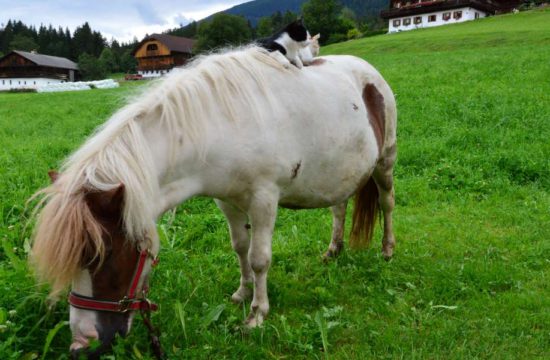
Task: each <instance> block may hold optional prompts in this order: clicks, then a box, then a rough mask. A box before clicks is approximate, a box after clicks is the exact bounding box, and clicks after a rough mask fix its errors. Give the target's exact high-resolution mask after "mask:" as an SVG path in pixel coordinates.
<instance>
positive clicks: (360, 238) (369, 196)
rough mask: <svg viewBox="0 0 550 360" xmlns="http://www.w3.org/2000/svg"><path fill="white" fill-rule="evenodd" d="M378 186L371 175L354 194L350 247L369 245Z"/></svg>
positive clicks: (375, 216)
mask: <svg viewBox="0 0 550 360" xmlns="http://www.w3.org/2000/svg"><path fill="white" fill-rule="evenodd" d="M378 196H379V194H378V188H377V187H376V183H375V182H374V179H373V178H372V177H371V178H369V180H368V181H367V183H366V184H365V185H363V186H362V187H361V188H360V189H359V191H357V193H356V194H355V199H354V207H353V217H352V225H351V234H350V242H349V244H350V247H352V248H362V247H366V246H368V245H369V243H370V240H371V239H372V234H373V233H374V226H375V225H376V218H377V217H378V212H379V209H378V206H379V205H378Z"/></svg>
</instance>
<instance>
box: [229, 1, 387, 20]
mask: <svg viewBox="0 0 550 360" xmlns="http://www.w3.org/2000/svg"><path fill="white" fill-rule="evenodd" d="M305 2H307V0H255V1H250V2H247V3H244V4H240V5H236V6H234V7H232V8H230V9H228V10H225V11H223V12H225V13H228V14H232V15H241V16H244V17H245V18H247V19H248V20H250V22H251V23H252V24H256V23H257V22H258V20H259V19H260V18H261V17H264V16H270V15H271V14H273V13H275V12H277V11H280V12H283V13H284V12H285V11H287V10H290V11H292V12H295V13H300V12H301V9H302V5H303V4H304V3H305ZM339 2H340V3H341V4H342V6H345V7H348V8H350V9H351V10H353V11H354V12H355V14H356V15H357V16H358V17H359V18H364V17H378V15H379V14H380V10H382V9H386V8H387V7H388V4H389V0H340V1H339Z"/></svg>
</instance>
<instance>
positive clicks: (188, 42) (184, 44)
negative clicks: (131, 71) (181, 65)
mask: <svg viewBox="0 0 550 360" xmlns="http://www.w3.org/2000/svg"><path fill="white" fill-rule="evenodd" d="M149 40H157V41H160V42H161V43H163V44H164V45H165V46H166V47H167V48H168V49H169V50H170V51H174V52H181V53H187V54H192V53H193V45H195V40H193V39H188V38H184V37H181V36H174V35H166V34H153V35H149V36H147V37H146V38H145V39H143V40H141V42H140V43H139V44H138V46H136V48H135V49H134V51H133V52H132V54H135V53H136V52H137V50H138V49H139V48H140V47H141V46H142V45H143V44H144V43H145V42H147V41H149Z"/></svg>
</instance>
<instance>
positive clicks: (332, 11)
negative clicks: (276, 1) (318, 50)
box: [302, 0, 353, 44]
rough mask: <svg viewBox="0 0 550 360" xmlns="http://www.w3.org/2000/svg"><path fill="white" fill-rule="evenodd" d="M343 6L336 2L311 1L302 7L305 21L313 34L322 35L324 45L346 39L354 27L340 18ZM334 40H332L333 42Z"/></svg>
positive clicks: (329, 0) (331, 0)
mask: <svg viewBox="0 0 550 360" xmlns="http://www.w3.org/2000/svg"><path fill="white" fill-rule="evenodd" d="M340 11H341V5H339V4H338V3H337V2H336V1H335V0H309V1H308V2H306V3H305V4H304V5H303V7H302V13H303V14H304V21H305V23H306V25H307V27H308V29H309V31H310V33H311V34H318V33H320V34H321V35H322V36H321V40H320V42H321V43H322V44H326V43H328V42H336V41H335V40H336V39H338V40H339V39H344V40H345V39H346V38H347V33H348V31H349V30H350V26H351V28H353V26H352V25H351V24H350V22H348V21H344V20H343V18H342V17H340ZM331 39H332V40H331Z"/></svg>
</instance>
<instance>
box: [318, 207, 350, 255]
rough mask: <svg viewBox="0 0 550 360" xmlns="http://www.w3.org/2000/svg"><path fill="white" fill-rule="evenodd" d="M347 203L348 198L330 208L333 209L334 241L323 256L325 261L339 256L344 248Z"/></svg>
mask: <svg viewBox="0 0 550 360" xmlns="http://www.w3.org/2000/svg"><path fill="white" fill-rule="evenodd" d="M347 205H348V201H347V200H346V201H345V202H344V203H342V204H340V205H336V206H333V207H331V208H330V209H331V210H332V241H331V242H330V245H329V247H328V250H327V252H326V253H325V255H324V256H323V258H324V260H325V261H326V260H329V259H330V258H335V257H337V256H338V255H339V254H340V252H342V249H343V248H344V228H345V226H346V209H347Z"/></svg>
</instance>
